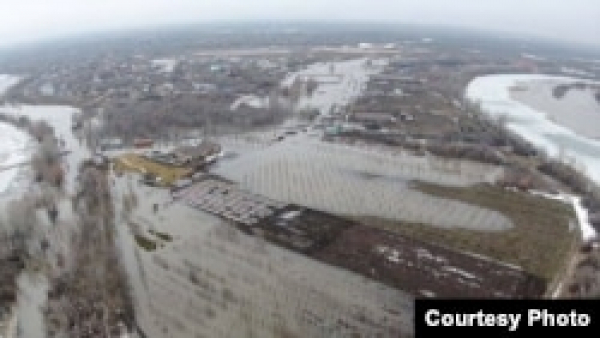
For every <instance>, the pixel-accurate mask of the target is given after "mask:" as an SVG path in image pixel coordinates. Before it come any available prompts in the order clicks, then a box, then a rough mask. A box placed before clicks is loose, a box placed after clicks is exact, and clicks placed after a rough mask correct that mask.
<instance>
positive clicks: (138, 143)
mask: <svg viewBox="0 0 600 338" xmlns="http://www.w3.org/2000/svg"><path fill="white" fill-rule="evenodd" d="M153 144H154V141H153V140H152V139H148V138H136V139H135V140H133V145H134V146H135V147H136V148H150V147H152V145H153Z"/></svg>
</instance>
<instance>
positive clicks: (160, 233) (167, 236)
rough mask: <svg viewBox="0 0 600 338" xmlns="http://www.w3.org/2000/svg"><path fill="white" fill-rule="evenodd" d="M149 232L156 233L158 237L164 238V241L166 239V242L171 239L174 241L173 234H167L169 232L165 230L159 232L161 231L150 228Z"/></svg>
mask: <svg viewBox="0 0 600 338" xmlns="http://www.w3.org/2000/svg"><path fill="white" fill-rule="evenodd" d="M149 232H150V233H151V234H152V235H154V236H156V237H158V238H160V239H161V240H163V241H165V242H170V241H172V240H173V236H171V235H169V234H167V233H164V232H159V231H154V230H149Z"/></svg>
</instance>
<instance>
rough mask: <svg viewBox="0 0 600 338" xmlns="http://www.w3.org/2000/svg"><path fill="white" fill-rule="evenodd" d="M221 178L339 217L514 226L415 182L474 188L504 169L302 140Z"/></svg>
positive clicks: (230, 166)
mask: <svg viewBox="0 0 600 338" xmlns="http://www.w3.org/2000/svg"><path fill="white" fill-rule="evenodd" d="M215 172H216V173H219V174H221V175H223V176H225V177H226V178H228V179H231V180H234V181H236V182H239V183H240V184H241V186H242V187H243V188H246V189H248V190H250V191H253V192H255V193H258V194H262V195H265V196H267V197H269V198H272V199H275V200H280V201H285V202H288V203H294V204H299V205H305V206H308V207H311V208H314V209H317V210H323V211H327V212H331V213H334V214H338V215H355V216H365V215H366V216H375V215H377V216H379V217H383V218H389V219H394V220H405V221H411V222H420V223H426V224H432V225H435V226H439V227H445V228H453V227H459V228H468V229H475V230H486V231H500V230H506V229H509V228H510V227H511V226H512V223H511V221H510V220H509V219H508V218H506V217H504V216H503V215H502V214H500V213H498V212H496V211H493V210H488V209H484V208H481V207H478V206H474V205H469V204H467V203H461V202H457V201H453V200H448V199H443V198H437V197H433V196H429V195H427V194H424V193H421V192H419V191H417V190H414V189H411V182H412V181H425V182H431V183H437V184H441V185H451V186H469V185H473V184H476V183H481V182H492V181H494V180H495V179H496V178H497V177H499V175H501V174H502V169H501V168H498V167H493V166H487V165H482V164H476V163H470V162H466V161H446V160H442V159H437V158H433V157H430V158H426V157H418V156H414V155H410V154H408V153H396V154H394V153H385V152H375V151H371V150H369V149H359V148H355V147H350V146H345V145H340V144H328V143H323V142H318V141H312V140H308V139H306V138H305V137H304V136H301V135H300V136H297V137H294V138H290V139H287V140H285V141H284V142H281V143H278V144H276V145H273V146H271V147H268V148H264V149H263V150H260V151H255V152H252V153H251V155H249V156H244V155H243V154H241V155H240V156H238V157H237V158H235V159H232V160H229V161H223V162H222V163H221V164H219V166H218V167H216V169H215Z"/></svg>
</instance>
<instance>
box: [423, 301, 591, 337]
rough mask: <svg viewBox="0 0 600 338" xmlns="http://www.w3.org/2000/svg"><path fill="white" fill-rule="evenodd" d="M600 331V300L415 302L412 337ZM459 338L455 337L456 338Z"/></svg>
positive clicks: (587, 333)
mask: <svg viewBox="0 0 600 338" xmlns="http://www.w3.org/2000/svg"><path fill="white" fill-rule="evenodd" d="M599 332H600V300H475V299H465V300H456V299H453V300H445V299H418V300H417V301H416V312H415V335H416V337H417V338H419V337H455V335H463V334H481V335H483V336H481V337H484V338H492V337H525V336H528V337H537V335H538V334H546V335H548V334H554V333H557V334H559V335H564V334H569V335H571V334H573V336H572V337H578V338H579V337H592V336H594V337H596V336H598V334H600V333H599ZM457 337H458V336H457Z"/></svg>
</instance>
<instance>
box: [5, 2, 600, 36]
mask: <svg viewBox="0 0 600 338" xmlns="http://www.w3.org/2000/svg"><path fill="white" fill-rule="evenodd" d="M2 7H3V8H2V10H1V11H0V45H11V44H15V43H21V42H31V41H36V40H40V39H44V38H50V37H60V36H65V35H73V34H81V33H86V32H96V31H103V30H115V29H127V28H134V27H146V26H156V25H165V24H176V23H203V22H219V21H239V20H243V21H260V20H278V21H286V20H294V21H301V20H318V21H361V22H385V23H408V24H411V23H416V24H437V25H450V26H460V27H465V28H476V29H483V30H487V31H497V32H507V33H518V34H526V35H533V36H540V37H545V38H552V39H557V40H562V41H569V42H576V43H583V44H587V45H591V46H596V47H599V46H600V42H598V39H597V35H595V34H596V33H597V32H599V31H600V20H598V17H600V1H597V0H570V1H558V0H528V1H520V0H482V1H468V0H457V1H448V0H421V1H418V2H416V1H409V0H376V1H373V0H371V1H367V0H327V1H322V0H301V1H300V0H254V1H242V0H203V1H192V0H170V1H167V0H128V1H118V0H87V1H78V0H53V1H45V0H21V1H17V2H15V1H6V0H5V1H3V6H2Z"/></svg>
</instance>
